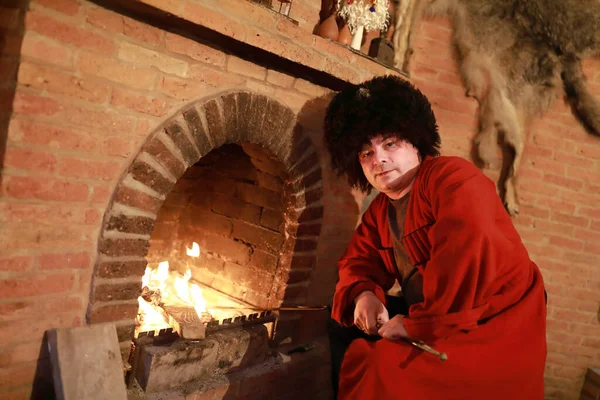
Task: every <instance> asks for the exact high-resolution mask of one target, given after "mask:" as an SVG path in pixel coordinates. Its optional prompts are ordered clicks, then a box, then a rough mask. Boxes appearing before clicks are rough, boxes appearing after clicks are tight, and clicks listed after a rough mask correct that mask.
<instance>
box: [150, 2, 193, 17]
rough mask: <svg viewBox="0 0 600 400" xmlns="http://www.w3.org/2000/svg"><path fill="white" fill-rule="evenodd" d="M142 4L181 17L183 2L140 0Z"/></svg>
mask: <svg viewBox="0 0 600 400" xmlns="http://www.w3.org/2000/svg"><path fill="white" fill-rule="evenodd" d="M141 2H142V3H144V4H148V5H150V6H152V7H156V8H158V9H160V10H163V11H166V12H169V13H171V14H173V15H177V16H182V15H183V4H184V3H183V2H182V1H181V0H141Z"/></svg>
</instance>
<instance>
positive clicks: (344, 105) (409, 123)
mask: <svg viewBox="0 0 600 400" xmlns="http://www.w3.org/2000/svg"><path fill="white" fill-rule="evenodd" d="M325 140H326V144H327V147H328V150H329V152H330V153H331V159H332V165H333V167H334V169H336V170H337V171H338V173H339V174H340V175H343V176H346V177H347V179H348V182H349V183H350V185H351V186H353V187H355V188H360V189H362V190H365V191H370V190H371V188H375V189H377V190H378V191H379V192H380V193H379V194H378V195H377V197H376V198H375V199H374V200H373V202H372V203H371V205H370V206H369V208H368V209H367V211H366V212H365V213H364V215H363V216H362V221H361V224H360V225H359V227H358V228H357V229H356V232H355V233H354V235H353V236H352V239H351V241H350V244H349V246H348V248H347V250H346V252H345V254H344V255H343V257H342V259H341V260H340V261H339V265H338V268H339V282H338V284H337V286H336V290H335V295H334V300H333V308H332V318H333V319H334V320H335V321H337V323H336V326H334V327H333V329H332V333H330V335H333V336H336V337H334V338H332V358H333V360H332V368H333V369H334V385H335V386H336V388H337V389H338V390H339V395H338V398H339V399H344V400H347V399H357V400H365V399H408V400H420V399H423V400H432V399H436V400H437V399H443V400H446V399H461V400H464V399H476V400H482V399H485V400H496V399H497V400H501V399H502V400H505V399H510V400H519V399H523V400H525V399H527V400H541V399H543V373H544V364H545V359H546V338H545V316H546V306H545V292H544V287H543V281H542V276H541V274H540V272H539V270H538V268H537V266H536V265H535V264H534V263H533V262H532V261H531V260H530V259H529V256H528V254H527V250H526V249H525V247H524V246H523V243H522V242H521V239H520V237H519V234H518V233H517V231H516V230H515V228H514V226H513V224H512V221H511V219H510V217H509V216H508V214H507V213H506V211H505V210H504V208H503V206H502V203H501V201H500V199H499V197H498V195H497V194H496V190H495V186H494V184H493V183H492V181H490V180H489V179H488V178H487V177H486V176H485V175H483V174H482V173H481V171H479V170H478V169H477V168H476V167H475V166H474V165H473V164H471V163H470V162H469V161H466V160H464V159H461V158H458V157H443V156H439V144H440V137H439V135H438V131H437V124H436V120H435V117H434V115H433V112H432V111H431V106H430V104H429V102H428V100H427V99H426V98H425V96H423V94H422V93H421V92H420V91H418V90H417V89H415V88H414V87H413V86H412V85H411V84H410V83H408V82H406V81H404V80H402V79H400V78H397V77H391V76H387V77H377V78H374V79H372V80H371V81H368V82H365V83H363V84H360V85H358V86H354V87H351V88H348V89H346V90H343V91H342V92H340V93H338V94H337V95H336V96H335V97H334V99H333V100H332V102H331V104H330V106H329V108H328V110H327V114H326V118H325ZM396 280H397V281H398V282H399V284H400V286H401V288H402V294H403V302H404V303H405V306H404V307H402V306H400V307H398V306H397V305H396V304H391V302H390V300H389V299H392V298H390V297H386V292H387V291H388V290H389V289H390V288H391V287H392V285H393V284H394V282H395V281H396ZM393 303H402V302H399V301H398V299H395V300H394V302H393ZM391 308H397V310H392V309H391ZM402 309H404V310H402ZM398 311H400V313H399V314H396V312H398ZM403 314H404V315H403ZM338 323H339V325H338ZM358 329H360V330H361V331H362V332H364V333H363V334H362V335H360V334H357V333H356V331H358ZM352 330H354V333H353V332H352ZM355 337H358V338H356V339H354V338H355ZM407 337H409V338H414V339H418V340H423V341H425V342H426V343H427V344H428V345H430V346H432V347H434V348H435V349H436V350H438V351H440V352H445V353H446V354H447V355H448V360H447V361H442V360H440V359H439V358H437V357H435V356H433V355H432V354H429V353H426V352H423V351H422V350H420V349H418V348H415V347H413V346H411V345H410V344H409V343H408V342H407V341H405V340H402V338H407ZM353 339H354V340H353ZM377 339H381V340H377ZM344 341H345V342H349V346H348V348H347V350H345V349H344V346H345V345H346V344H348V343H345V344H344V343H343V342H344ZM340 343H341V344H340ZM344 351H345V354H343V353H344ZM341 357H343V362H341V371H340V375H339V387H338V386H337V382H335V379H336V378H337V377H336V376H335V375H336V374H337V373H336V372H335V369H336V366H338V365H339V363H340V361H339V358H341Z"/></svg>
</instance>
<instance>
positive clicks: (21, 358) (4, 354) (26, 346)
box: [0, 341, 40, 368]
mask: <svg viewBox="0 0 600 400" xmlns="http://www.w3.org/2000/svg"><path fill="white" fill-rule="evenodd" d="M39 356H40V343H39V342H38V341H35V342H27V343H20V344H18V345H15V346H11V347H9V348H7V349H5V350H2V351H0V368H6V367H10V366H11V365H14V364H19V363H26V362H29V361H36V360H37V359H38V358H39Z"/></svg>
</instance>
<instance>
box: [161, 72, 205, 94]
mask: <svg viewBox="0 0 600 400" xmlns="http://www.w3.org/2000/svg"><path fill="white" fill-rule="evenodd" d="M194 67H195V66H192V69H193V68H194ZM158 90H159V91H160V92H161V93H163V94H165V95H166V96H169V97H171V98H174V99H178V100H190V99H196V98H198V97H200V96H205V95H207V94H208V93H210V90H214V89H213V87H212V86H210V85H209V84H207V83H202V82H196V80H186V79H180V78H175V77H170V76H161V77H160V79H159V82H158Z"/></svg>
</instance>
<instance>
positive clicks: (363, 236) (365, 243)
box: [331, 195, 395, 326]
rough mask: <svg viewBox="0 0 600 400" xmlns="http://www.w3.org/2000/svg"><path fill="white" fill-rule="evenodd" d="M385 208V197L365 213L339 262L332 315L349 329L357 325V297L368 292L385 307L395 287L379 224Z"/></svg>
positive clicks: (376, 201) (377, 199)
mask: <svg viewBox="0 0 600 400" xmlns="http://www.w3.org/2000/svg"><path fill="white" fill-rule="evenodd" d="M380 196H381V195H380ZM384 206H385V205H384V204H383V201H382V197H377V198H375V200H374V201H373V202H372V203H371V205H370V206H369V208H368V209H367V211H365V213H364V214H363V216H362V220H361V224H360V225H359V226H358V228H356V231H355V232H354V234H353V235H352V238H351V240H350V243H349V245H348V247H347V249H346V251H345V253H344V255H343V256H342V258H341V259H340V261H339V262H338V273H339V281H338V283H337V286H336V289H335V294H334V297H333V309H332V313H331V315H332V318H333V319H335V320H336V321H338V322H339V323H341V324H343V325H346V326H350V325H352V324H353V323H354V321H353V312H354V299H355V298H356V296H358V295H359V294H360V293H361V292H363V291H365V290H369V291H372V292H373V293H375V295H376V296H377V297H378V298H379V299H380V300H381V301H382V303H384V304H385V302H386V300H385V292H386V291H387V290H389V289H390V288H391V287H392V285H393V284H394V279H395V276H394V275H393V274H391V273H390V272H389V271H388V270H387V269H386V266H385V264H384V261H383V259H382V256H381V254H380V251H383V249H381V237H380V234H379V229H378V225H377V212H379V211H380V210H381V207H384ZM385 229H388V228H387V227H385Z"/></svg>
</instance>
